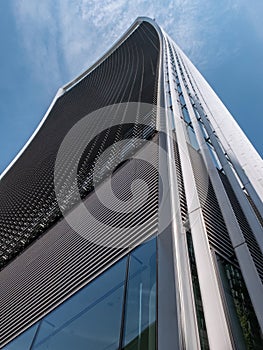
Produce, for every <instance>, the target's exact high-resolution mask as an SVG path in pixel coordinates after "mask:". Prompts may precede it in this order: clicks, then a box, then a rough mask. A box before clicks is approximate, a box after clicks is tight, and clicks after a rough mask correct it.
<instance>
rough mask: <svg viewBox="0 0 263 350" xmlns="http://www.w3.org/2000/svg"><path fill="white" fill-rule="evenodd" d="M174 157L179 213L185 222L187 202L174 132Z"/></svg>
mask: <svg viewBox="0 0 263 350" xmlns="http://www.w3.org/2000/svg"><path fill="white" fill-rule="evenodd" d="M174 158H175V166H176V174H177V184H178V190H179V200H180V209H181V215H182V220H183V223H185V222H186V220H187V219H188V212H187V204H186V198H185V190H184V180H183V174H182V167H181V161H180V155H179V150H178V145H177V141H176V134H174Z"/></svg>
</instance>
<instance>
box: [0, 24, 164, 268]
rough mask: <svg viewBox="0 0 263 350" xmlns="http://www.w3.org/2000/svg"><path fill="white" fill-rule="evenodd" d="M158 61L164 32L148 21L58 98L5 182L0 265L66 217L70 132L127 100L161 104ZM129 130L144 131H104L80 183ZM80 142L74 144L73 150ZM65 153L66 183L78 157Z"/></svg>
mask: <svg viewBox="0 0 263 350" xmlns="http://www.w3.org/2000/svg"><path fill="white" fill-rule="evenodd" d="M158 60H159V38H158V35H157V33H156V31H155V29H154V28H153V27H152V26H151V25H150V24H149V23H146V22H143V23H141V24H140V25H138V28H137V29H136V30H135V31H134V32H133V33H132V34H131V35H130V36H128V38H127V39H126V40H125V41H124V42H123V43H122V44H121V45H120V46H119V47H118V48H117V49H116V50H115V51H113V52H112V53H111V55H110V56H108V58H106V59H105V60H104V61H103V62H102V63H101V64H100V65H99V66H98V67H97V68H96V69H94V70H92V71H91V72H90V73H89V74H88V75H87V76H86V77H85V78H83V79H82V80H81V81H80V82H79V83H77V84H76V85H75V86H74V87H73V88H71V89H70V90H69V91H67V92H66V93H64V94H63V95H62V96H61V97H60V98H59V99H58V100H57V101H56V103H55V105H54V106H53V108H52V109H51V111H50V113H49V115H48V117H47V119H46V120H45V122H44V124H43V125H42V127H41V129H40V130H39V132H38V133H37V135H36V136H35V137H34V139H33V140H32V142H31V143H30V145H29V146H28V147H27V148H26V150H25V151H24V152H23V154H22V155H21V156H20V157H19V159H18V160H17V161H16V163H15V164H14V165H13V166H12V167H11V168H10V170H9V171H8V172H7V173H6V175H5V176H4V177H3V178H2V180H1V183H0V197H1V202H0V268H1V267H3V266H5V265H6V264H7V263H8V262H9V261H10V260H11V259H13V258H14V257H15V256H17V255H18V254H19V253H21V252H22V251H23V250H24V249H25V247H27V246H28V245H29V244H30V243H31V242H33V241H34V240H35V239H36V238H37V237H39V236H40V235H41V234H42V233H44V232H45V231H46V230H47V229H48V228H49V227H50V226H51V225H53V224H54V223H55V222H56V221H57V220H58V219H59V218H60V217H61V212H60V210H59V208H58V205H57V203H56V198H55V192H54V175H53V174H54V165H55V160H56V155H57V152H58V149H59V147H60V144H61V142H62V140H63V139H64V137H65V135H66V134H67V133H68V131H69V130H70V129H71V128H72V127H73V126H74V125H75V124H76V123H77V122H78V121H79V120H80V119H81V118H83V117H84V116H86V115H87V114H89V113H91V112H93V111H96V110H98V109H100V108H102V107H105V106H108V105H112V104H118V103H123V102H143V103H149V104H156V98H157V96H156V94H157V83H158V62H159V61H158ZM108 118H110V120H112V122H114V115H108ZM155 118H156V116H155V112H154V111H153V113H152V114H150V115H149V117H148V120H147V121H146V122H147V124H148V125H151V126H152V128H153V129H154V128H155ZM96 122H98V121H94V124H93V128H95V127H96V126H98V128H99V129H100V130H103V124H101V122H100V124H99V125H98V124H96ZM130 122H131V120H129V123H130ZM132 122H134V124H135V125H137V124H140V122H144V121H142V120H141V119H140V117H139V116H138V115H134V120H133V121H132ZM124 123H125V120H124V121H123V124H124ZM153 129H152V130H153ZM129 131H130V132H131V136H130V137H137V136H138V133H139V131H140V130H139V131H138V128H136V127H134V125H133V126H132V127H131V126H130V125H126V126H125V125H120V126H119V127H117V126H116V127H115V128H112V129H110V130H106V131H104V132H102V133H99V135H98V136H97V137H96V138H94V140H92V142H91V143H90V144H89V145H88V147H87V150H86V152H84V154H83V157H82V158H81V162H80V163H79V179H78V181H79V185H80V187H81V186H82V184H83V182H84V181H85V179H87V178H88V177H89V176H90V174H91V172H92V169H93V166H94V163H95V161H96V159H97V157H98V156H99V155H100V154H101V153H102V152H103V151H104V150H105V149H106V148H107V147H108V146H109V145H111V144H112V143H114V142H116V141H119V140H121V139H123V138H124V137H125V135H126V134H127V132H129ZM148 136H149V133H148ZM74 146H76V145H75V144H74V143H73V144H72V149H73V150H74ZM73 153H74V152H73ZM65 157H66V159H65V164H64V165H63V167H61V169H60V171H61V174H62V176H61V181H62V180H63V181H66V175H65V174H66V173H67V171H68V169H69V168H70V166H71V162H73V161H74V157H72V155H71V154H68V155H65ZM87 165H88V166H87ZM63 176H64V177H63ZM63 181H62V182H63ZM90 190H92V186H90V184H87V186H86V187H85V186H83V188H82V191H81V195H82V196H83V197H84V196H85V195H86V194H87V193H89V191H90ZM73 204H75V200H74V198H72V200H71V201H69V206H70V205H73Z"/></svg>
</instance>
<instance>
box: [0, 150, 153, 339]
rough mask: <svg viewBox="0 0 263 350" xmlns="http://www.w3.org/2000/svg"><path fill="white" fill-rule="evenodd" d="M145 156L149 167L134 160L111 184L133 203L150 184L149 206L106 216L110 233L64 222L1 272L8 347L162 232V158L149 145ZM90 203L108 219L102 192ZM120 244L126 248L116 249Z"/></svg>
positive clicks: (0, 324)
mask: <svg viewBox="0 0 263 350" xmlns="http://www.w3.org/2000/svg"><path fill="white" fill-rule="evenodd" d="M142 153H144V156H143V158H144V159H145V158H146V159H148V160H149V163H148V162H145V161H143V160H141V159H134V160H130V161H128V162H127V163H125V164H124V165H123V166H122V167H121V168H120V169H118V171H117V172H116V173H114V175H113V178H112V179H111V185H112V189H113V191H114V193H115V194H116V196H117V197H118V198H120V199H122V200H123V199H124V198H125V199H126V200H127V198H129V195H128V194H129V193H130V189H131V183H132V182H133V181H134V180H135V179H142V180H144V181H145V182H146V184H147V186H148V190H149V191H148V194H149V195H148V198H147V202H146V203H145V205H144V206H143V207H141V208H140V209H139V210H136V211H134V212H132V213H129V214H127V215H122V214H117V213H115V215H110V217H109V218H107V217H106V219H107V224H108V226H106V227H105V231H104V232H102V231H101V226H100V225H97V226H96V225H95V226H94V224H90V225H85V226H83V227H82V226H81V223H80V227H79V233H81V235H79V234H77V233H76V232H74V231H73V230H72V228H71V227H69V225H68V224H67V222H66V221H65V219H63V220H61V221H60V222H58V223H57V224H56V225H55V226H54V227H53V228H51V229H50V230H49V231H48V232H47V233H46V234H45V235H44V236H43V237H42V238H40V239H39V240H37V241H36V242H35V243H34V245H32V246H31V247H29V248H28V249H27V250H26V251H24V253H23V254H21V255H20V256H19V257H17V258H16V259H15V260H14V261H13V262H12V263H11V264H9V265H8V266H7V267H6V268H5V269H4V270H3V271H2V272H1V292H0V310H1V320H0V330H1V338H0V341H1V343H2V344H3V343H4V342H6V341H8V340H9V339H11V338H12V337H13V336H14V335H16V334H18V333H19V332H20V331H22V330H23V329H24V328H26V327H27V325H29V324H31V323H33V322H34V321H36V320H37V319H38V318H40V317H42V316H43V315H44V314H45V313H47V312H48V311H50V310H51V309H52V308H54V306H55V305H57V304H59V303H60V302H61V301H62V300H63V299H64V298H66V297H67V296H68V295H70V294H71V293H72V292H74V291H76V290H77V289H78V288H79V287H80V286H81V285H83V283H87V282H88V281H90V280H91V279H93V278H94V277H95V276H96V275H97V274H98V273H100V272H102V271H103V270H104V269H105V268H106V267H108V266H110V265H111V264H112V263H113V262H115V261H116V260H118V259H119V258H121V257H122V256H123V255H124V254H126V253H127V252H128V251H129V250H130V249H132V248H134V247H135V246H136V245H138V244H139V243H141V242H142V241H144V240H145V239H147V237H150V236H152V235H154V234H156V233H157V220H158V215H157V214H158V172H157V171H156V169H155V167H153V166H152V164H153V165H154V164H155V165H156V166H157V156H158V155H157V152H156V150H153V149H152V148H151V147H149V146H147V145H146V146H145V147H144V148H142V149H141V150H140V151H139V154H142ZM150 164H151V165H150ZM104 199H106V198H104ZM138 200H139V199H138ZM85 205H86V207H87V208H88V210H90V211H91V212H92V214H93V216H94V217H96V218H97V220H98V221H100V222H103V221H105V216H106V209H105V207H104V205H103V198H102V201H99V200H98V198H97V196H96V193H95V192H94V193H91V194H90V195H89V196H88V197H87V198H86V199H85ZM120 227H121V228H122V230H121V234H120V233H119V231H118V228H120ZM86 235H89V237H93V238H92V239H93V242H92V241H91V240H86V239H84V238H83V237H85V236H86ZM114 241H115V243H116V242H117V241H118V242H119V247H120V246H121V247H120V248H114ZM94 242H95V243H94ZM97 242H100V243H101V244H100V245H98V244H97ZM106 244H107V246H106ZM109 244H111V245H112V247H111V246H109ZM1 343H0V344H1Z"/></svg>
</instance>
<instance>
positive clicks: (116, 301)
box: [3, 239, 156, 350]
mask: <svg viewBox="0 0 263 350" xmlns="http://www.w3.org/2000/svg"><path fill="white" fill-rule="evenodd" d="M155 322H156V240H155V239H153V240H150V241H149V242H147V243H145V244H143V245H141V246H139V247H138V248H137V249H135V250H134V251H132V252H131V253H130V254H129V255H127V256H126V257H125V258H123V259H122V260H120V261H119V262H117V263H116V264H115V265H114V266H113V267H111V268H109V269H108V270H107V271H105V272H104V273H103V274H101V275H100V276H99V277H97V278H96V279H95V280H94V281H92V282H91V283H89V284H88V285H87V286H85V287H84V288H82V289H81V290H80V291H79V292H77V293H75V294H74V295H73V296H71V297H70V298H69V299H67V300H66V301H65V302H64V303H62V304H61V305H60V306H59V307H57V308H56V309H54V310H53V311H52V312H50V313H49V314H48V315H47V316H45V317H44V318H43V319H42V320H40V321H39V322H37V323H36V324H34V325H33V326H32V327H31V328H29V329H28V330H27V331H25V332H24V333H22V334H21V335H20V336H18V337H17V338H15V339H14V340H13V341H12V342H10V343H9V344H8V345H6V346H5V347H4V348H3V350H60V349H61V350H72V349H77V350H84V349H85V350H87V349H90V350H106V349H107V350H118V349H120V348H123V349H125V350H133V349H136V350H154V349H155ZM120 344H123V345H120Z"/></svg>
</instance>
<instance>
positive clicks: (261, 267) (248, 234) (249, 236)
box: [220, 173, 263, 282]
mask: <svg viewBox="0 0 263 350" xmlns="http://www.w3.org/2000/svg"><path fill="white" fill-rule="evenodd" d="M220 177H221V180H222V182H223V184H224V187H225V189H226V193H227V195H228V198H229V200H230V202H231V205H232V208H233V210H234V213H235V216H236V218H237V221H238V223H239V226H240V228H241V231H242V232H243V235H244V237H245V240H246V243H247V246H248V249H249V251H250V253H251V256H252V258H253V260H254V263H255V266H256V268H257V270H258V273H259V276H260V278H261V281H262V282H263V255H262V253H261V251H260V248H259V246H258V243H257V241H256V239H255V237H254V235H253V232H252V231H251V228H250V226H249V224H248V222H247V219H246V217H245V215H244V213H243V210H242V208H241V206H240V204H239V202H238V200H237V198H236V195H235V193H234V191H233V189H232V186H231V185H230V183H229V181H228V178H227V177H226V176H225V174H223V173H220Z"/></svg>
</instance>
